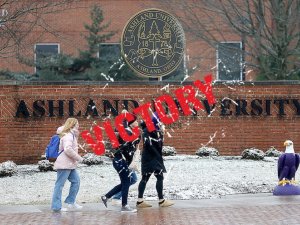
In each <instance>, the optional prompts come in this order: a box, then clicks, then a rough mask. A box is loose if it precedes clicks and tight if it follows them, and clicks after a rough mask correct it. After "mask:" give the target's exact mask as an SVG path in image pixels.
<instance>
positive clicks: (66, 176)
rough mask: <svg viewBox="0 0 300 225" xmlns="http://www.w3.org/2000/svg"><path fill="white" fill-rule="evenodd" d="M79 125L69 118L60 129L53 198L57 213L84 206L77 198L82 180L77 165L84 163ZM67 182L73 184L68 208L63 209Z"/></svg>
mask: <svg viewBox="0 0 300 225" xmlns="http://www.w3.org/2000/svg"><path fill="white" fill-rule="evenodd" d="M78 129H79V123H78V120H77V119H75V118H68V119H67V120H66V122H65V124H64V125H63V126H62V127H60V128H59V129H58V132H59V131H60V130H61V131H60V132H59V137H60V144H59V152H60V154H59V155H58V157H57V159H56V161H55V163H54V169H56V170H57V179H56V182H55V187H54V191H53V196H52V205H51V209H52V210H53V211H55V212H59V211H68V209H81V208H82V206H80V205H78V204H77V203H76V201H75V200H76V196H77V193H78V191H79V186H80V178H79V175H78V173H77V170H76V168H77V164H78V162H82V160H83V159H82V157H81V156H80V155H79V154H78V143H77V140H78V136H79V131H78ZM66 180H69V181H70V182H71V186H70V190H69V194H68V196H67V198H66V199H65V201H64V202H65V203H66V204H67V208H62V202H61V197H62V189H63V187H64V184H65V182H66Z"/></svg>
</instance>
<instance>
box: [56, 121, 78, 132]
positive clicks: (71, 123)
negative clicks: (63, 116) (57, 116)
mask: <svg viewBox="0 0 300 225" xmlns="http://www.w3.org/2000/svg"><path fill="white" fill-rule="evenodd" d="M76 124H78V120H77V119H75V118H68V119H67V120H66V122H65V124H64V125H63V130H62V131H61V132H60V134H59V136H60V137H63V136H64V135H65V134H67V133H69V132H70V130H71V129H72V128H74V127H75V125H76Z"/></svg>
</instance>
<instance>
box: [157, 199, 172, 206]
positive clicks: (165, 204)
mask: <svg viewBox="0 0 300 225" xmlns="http://www.w3.org/2000/svg"><path fill="white" fill-rule="evenodd" d="M158 204H159V206H160V207H169V206H171V205H174V202H172V201H170V200H166V199H164V200H162V201H161V202H159V203H158Z"/></svg>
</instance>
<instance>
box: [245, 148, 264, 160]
mask: <svg viewBox="0 0 300 225" xmlns="http://www.w3.org/2000/svg"><path fill="white" fill-rule="evenodd" d="M264 156H265V153H264V152H263V151H262V150H259V149H256V148H248V149H245V150H244V151H243V152H242V159H252V160H262V159H263V158H264Z"/></svg>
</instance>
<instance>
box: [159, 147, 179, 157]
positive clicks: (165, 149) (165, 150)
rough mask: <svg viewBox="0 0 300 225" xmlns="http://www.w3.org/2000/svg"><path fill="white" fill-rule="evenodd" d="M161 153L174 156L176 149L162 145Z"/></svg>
mask: <svg viewBox="0 0 300 225" xmlns="http://www.w3.org/2000/svg"><path fill="white" fill-rule="evenodd" d="M162 154H163V156H174V155H176V149H175V148H174V147H171V146H163V149H162Z"/></svg>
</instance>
